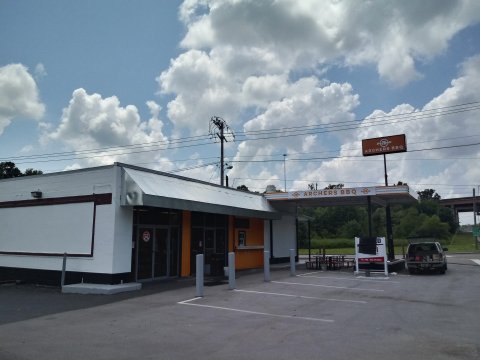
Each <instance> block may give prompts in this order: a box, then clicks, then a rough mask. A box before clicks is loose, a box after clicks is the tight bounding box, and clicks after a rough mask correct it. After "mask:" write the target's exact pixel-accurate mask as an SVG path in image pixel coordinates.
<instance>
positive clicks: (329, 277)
mask: <svg viewBox="0 0 480 360" xmlns="http://www.w3.org/2000/svg"><path fill="white" fill-rule="evenodd" d="M297 276H298V277H304V278H315V279H334V280H349V281H365V282H383V283H385V282H386V283H388V284H399V283H400V282H399V281H390V279H389V278H378V279H368V278H365V277H354V278H347V277H340V276H314V275H306V274H300V275H297ZM386 280H388V281H386Z"/></svg>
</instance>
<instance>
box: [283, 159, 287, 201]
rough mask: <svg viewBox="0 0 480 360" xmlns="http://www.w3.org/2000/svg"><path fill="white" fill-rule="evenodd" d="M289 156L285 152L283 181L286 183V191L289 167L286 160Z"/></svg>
mask: <svg viewBox="0 0 480 360" xmlns="http://www.w3.org/2000/svg"><path fill="white" fill-rule="evenodd" d="M286 158H287V154H283V181H284V183H285V192H287V167H286V163H285V160H286Z"/></svg>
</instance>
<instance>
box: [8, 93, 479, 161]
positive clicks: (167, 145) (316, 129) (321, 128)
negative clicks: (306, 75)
mask: <svg viewBox="0 0 480 360" xmlns="http://www.w3.org/2000/svg"><path fill="white" fill-rule="evenodd" d="M475 104H480V102H471V103H465V104H458V105H451V106H448V107H441V108H435V109H428V110H422V111H414V112H409V113H405V114H394V115H384V116H381V117H372V118H365V119H364V122H363V123H360V124H355V126H353V127H352V125H345V124H344V125H342V123H350V124H352V123H353V122H356V121H358V120H354V121H345V122H337V123H329V124H320V125H312V126H303V127H290V128H278V129H264V130H257V131H250V132H243V133H242V132H240V134H238V133H237V137H242V136H243V137H246V136H247V135H248V134H255V133H258V134H269V133H270V134H272V136H266V137H265V136H264V137H255V138H250V139H248V138H244V139H243V141H258V140H267V139H274V138H283V137H293V136H302V135H312V134H321V133H330V132H336V131H348V130H355V129H359V128H362V127H365V126H382V125H388V124H392V123H399V122H406V121H413V120H418V119H424V118H430V117H432V116H444V115H451V114H456V113H460V112H465V111H473V110H479V109H480V105H475ZM473 105H474V106H473ZM462 106H468V107H466V108H461V107H462ZM445 109H446V111H445ZM435 111H436V112H435ZM412 115H415V118H413V119H409V118H407V119H404V120H396V121H395V118H399V117H400V119H401V118H402V117H406V116H412ZM419 115H420V116H419ZM371 119H393V121H390V122H378V121H377V122H368V123H367V122H366V121H369V120H371ZM345 126H346V127H345ZM339 127H340V128H339ZM290 130H292V131H293V133H288V131H290ZM285 132H287V134H284V133H285ZM278 134H280V135H278ZM207 137H208V135H198V136H191V137H185V138H176V139H171V140H169V141H157V142H153V143H152V142H149V143H138V144H130V145H119V146H115V147H103V148H96V149H85V150H79V151H69V152H57V153H47V154H37V155H22V156H16V157H10V158H9V159H2V160H1V161H12V160H14V161H15V160H33V159H51V160H37V161H29V162H28V161H24V162H18V164H28V163H34V162H50V161H68V160H73V159H86V158H95V157H103V156H121V155H128V154H135V153H143V152H154V151H160V150H164V151H165V150H175V149H180V148H186V147H196V146H204V145H209V144H211V143H210V142H200V141H202V140H206V138H207ZM468 137H470V136H468ZM452 139H454V138H452ZM432 141H435V140H432ZM192 142H197V143H194V144H191V143H192ZM184 143H187V144H189V143H190V144H189V145H182V144H184ZM172 145H177V146H172ZM162 146H163V148H155V149H149V150H147V149H144V148H145V147H147V148H150V147H162ZM137 148H142V149H143V150H138V151H125V152H121V153H111V154H110V153H107V154H100V155H91V156H84V157H81V156H78V155H87V154H91V153H98V152H99V151H106V152H109V151H121V150H126V149H137ZM59 158H61V159H59Z"/></svg>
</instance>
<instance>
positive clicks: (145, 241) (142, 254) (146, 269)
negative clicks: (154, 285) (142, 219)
mask: <svg viewBox="0 0 480 360" xmlns="http://www.w3.org/2000/svg"><path fill="white" fill-rule="evenodd" d="M153 233H154V229H153V228H151V227H149V228H147V227H143V228H142V227H141V228H139V229H138V236H137V279H139V280H141V279H150V278H152V275H153V273H152V269H153V268H152V266H153V257H152V254H153V242H154V240H153V238H154V235H153Z"/></svg>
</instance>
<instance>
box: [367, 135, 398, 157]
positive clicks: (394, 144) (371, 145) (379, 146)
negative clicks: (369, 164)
mask: <svg viewBox="0 0 480 360" xmlns="http://www.w3.org/2000/svg"><path fill="white" fill-rule="evenodd" d="M405 151H407V139H406V137H405V134H401V135H392V136H384V137H379V138H373V139H364V140H362V152H363V156H372V155H382V154H393V153H399V152H405Z"/></svg>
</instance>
